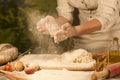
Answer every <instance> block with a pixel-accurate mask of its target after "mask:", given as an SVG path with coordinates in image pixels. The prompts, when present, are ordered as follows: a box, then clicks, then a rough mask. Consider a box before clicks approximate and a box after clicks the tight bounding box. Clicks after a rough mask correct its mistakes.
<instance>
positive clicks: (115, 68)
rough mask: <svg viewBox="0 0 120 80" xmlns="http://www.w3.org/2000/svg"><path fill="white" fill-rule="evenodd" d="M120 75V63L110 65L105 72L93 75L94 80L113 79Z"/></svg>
mask: <svg viewBox="0 0 120 80" xmlns="http://www.w3.org/2000/svg"><path fill="white" fill-rule="evenodd" d="M117 75H120V62H118V63H114V64H111V65H108V66H107V67H106V68H104V69H103V71H100V72H95V73H94V74H93V75H92V78H93V79H92V80H97V79H101V78H112V77H115V76H117Z"/></svg>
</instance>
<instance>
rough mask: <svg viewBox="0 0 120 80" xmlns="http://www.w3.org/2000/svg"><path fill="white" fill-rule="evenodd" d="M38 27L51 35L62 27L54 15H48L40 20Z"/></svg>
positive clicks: (43, 32)
mask: <svg viewBox="0 0 120 80" xmlns="http://www.w3.org/2000/svg"><path fill="white" fill-rule="evenodd" d="M37 29H38V31H40V32H41V33H42V34H46V35H50V36H51V37H53V36H54V34H55V33H56V31H58V30H59V29H60V26H59V25H58V23H57V21H56V19H55V18H54V17H52V16H46V17H45V18H43V19H41V20H40V21H39V22H38V24H37Z"/></svg>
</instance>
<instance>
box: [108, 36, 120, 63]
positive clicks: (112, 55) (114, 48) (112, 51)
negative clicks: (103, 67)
mask: <svg viewBox="0 0 120 80" xmlns="http://www.w3.org/2000/svg"><path fill="white" fill-rule="evenodd" d="M117 62H120V47H119V39H118V38H117V37H114V38H113V40H112V44H111V46H110V48H109V64H113V63H117Z"/></svg>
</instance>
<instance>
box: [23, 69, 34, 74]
mask: <svg viewBox="0 0 120 80" xmlns="http://www.w3.org/2000/svg"><path fill="white" fill-rule="evenodd" d="M34 72H35V70H34V69H33V68H26V69H25V73H26V74H33V73H34Z"/></svg>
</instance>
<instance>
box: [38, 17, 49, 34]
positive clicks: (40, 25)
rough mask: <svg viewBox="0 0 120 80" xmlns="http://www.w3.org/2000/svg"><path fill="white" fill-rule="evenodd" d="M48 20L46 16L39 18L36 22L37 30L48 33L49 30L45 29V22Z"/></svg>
mask: <svg viewBox="0 0 120 80" xmlns="http://www.w3.org/2000/svg"><path fill="white" fill-rule="evenodd" d="M47 22H48V20H47V19H46V18H42V19H40V21H38V23H37V30H38V31H39V32H40V33H42V34H45V35H49V31H48V30H47V28H46V27H45V23H47Z"/></svg>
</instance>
